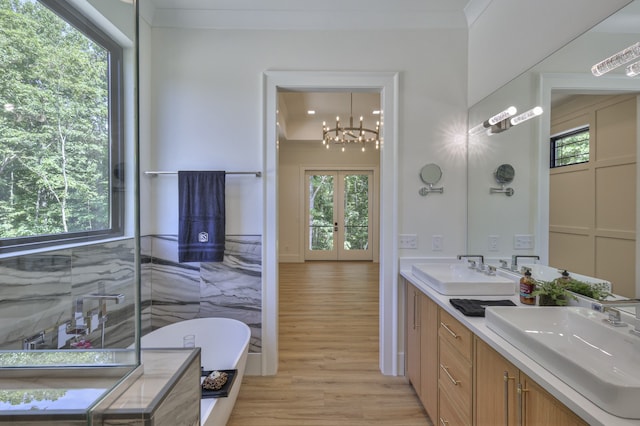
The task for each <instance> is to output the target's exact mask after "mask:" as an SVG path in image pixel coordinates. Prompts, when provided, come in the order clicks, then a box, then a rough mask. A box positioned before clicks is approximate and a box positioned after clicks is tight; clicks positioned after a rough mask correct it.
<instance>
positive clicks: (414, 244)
mask: <svg viewBox="0 0 640 426" xmlns="http://www.w3.org/2000/svg"><path fill="white" fill-rule="evenodd" d="M398 248H401V249H417V248H418V236H417V235H416V234H400V241H399V244H398Z"/></svg>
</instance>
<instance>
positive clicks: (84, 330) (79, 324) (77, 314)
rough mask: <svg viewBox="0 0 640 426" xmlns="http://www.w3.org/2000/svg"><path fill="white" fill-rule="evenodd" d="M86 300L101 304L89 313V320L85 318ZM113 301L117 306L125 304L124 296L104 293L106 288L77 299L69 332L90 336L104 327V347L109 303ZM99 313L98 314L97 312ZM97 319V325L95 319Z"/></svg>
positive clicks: (102, 338) (102, 342) (102, 344)
mask: <svg viewBox="0 0 640 426" xmlns="http://www.w3.org/2000/svg"><path fill="white" fill-rule="evenodd" d="M85 300H97V301H98V302H99V304H100V306H99V308H97V309H94V310H92V311H91V312H90V313H89V316H88V318H87V319H85V316H84V301H85ZM108 301H113V302H115V304H116V305H118V304H120V303H122V302H124V294H122V293H118V294H106V293H104V286H103V285H101V286H100V292H99V293H91V294H85V295H84V296H80V297H78V298H76V300H75V302H74V310H73V326H71V327H68V328H67V330H68V332H70V333H73V334H76V335H77V334H89V333H91V332H92V331H94V330H95V329H96V328H98V325H100V326H102V330H101V346H102V347H104V332H105V322H106V321H107V302H108ZM96 311H97V312H96ZM96 317H97V324H96V321H95V320H94V318H96Z"/></svg>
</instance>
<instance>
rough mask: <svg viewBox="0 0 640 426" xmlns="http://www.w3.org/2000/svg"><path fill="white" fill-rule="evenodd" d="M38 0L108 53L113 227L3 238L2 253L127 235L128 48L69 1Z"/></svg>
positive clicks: (111, 225)
mask: <svg viewBox="0 0 640 426" xmlns="http://www.w3.org/2000/svg"><path fill="white" fill-rule="evenodd" d="M36 1H37V2H38V3H40V4H41V5H42V6H44V7H46V8H48V9H49V10H51V11H52V12H53V13H54V14H56V15H57V16H58V17H59V18H60V19H62V20H64V21H66V22H67V23H68V24H69V25H71V26H72V27H74V28H75V29H76V30H78V31H80V32H81V33H82V34H83V35H84V36H85V37H87V38H89V39H90V40H91V41H92V42H94V43H96V44H98V45H100V46H101V47H103V48H104V49H105V50H106V51H107V52H108V65H107V66H108V70H109V79H108V85H109V87H108V99H109V101H108V102H109V106H108V111H109V113H108V114H109V116H108V119H107V120H108V126H109V134H108V139H109V167H110V170H111V173H110V176H109V191H110V194H109V204H110V213H109V216H110V217H109V223H110V226H109V228H105V229H101V230H95V231H81V232H68V233H60V234H47V235H35V236H28V237H17V238H0V254H2V253H9V252H15V251H22V250H34V249H39V248H45V247H54V246H62V245H68V244H80V243H85V242H91V241H98V240H105V239H111V238H118V237H122V236H123V235H124V225H125V224H124V218H125V189H124V188H125V186H124V152H125V144H124V134H125V132H124V120H123V111H124V79H123V75H124V49H123V47H122V46H121V45H120V44H119V43H117V42H116V40H114V39H113V38H112V37H110V36H109V35H108V34H107V33H105V32H104V31H103V30H102V29H100V28H99V27H98V26H97V25H96V24H94V23H93V22H92V21H91V20H89V19H88V18H87V17H86V16H85V15H83V14H82V13H81V12H80V11H79V10H78V9H77V8H75V7H74V6H72V5H71V4H69V3H68V2H67V1H66V0H36Z"/></svg>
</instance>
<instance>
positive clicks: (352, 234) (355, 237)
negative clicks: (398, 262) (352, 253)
mask: <svg viewBox="0 0 640 426" xmlns="http://www.w3.org/2000/svg"><path fill="white" fill-rule="evenodd" d="M368 247H369V176H368V175H366V174H364V175H346V176H345V177H344V249H345V250H366V249H367V248H368Z"/></svg>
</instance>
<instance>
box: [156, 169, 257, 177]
mask: <svg viewBox="0 0 640 426" xmlns="http://www.w3.org/2000/svg"><path fill="white" fill-rule="evenodd" d="M144 174H145V175H150V176H158V175H177V174H178V172H163V171H154V170H147V171H145V172H144ZM225 174H226V175H255V176H256V177H262V172H225Z"/></svg>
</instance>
